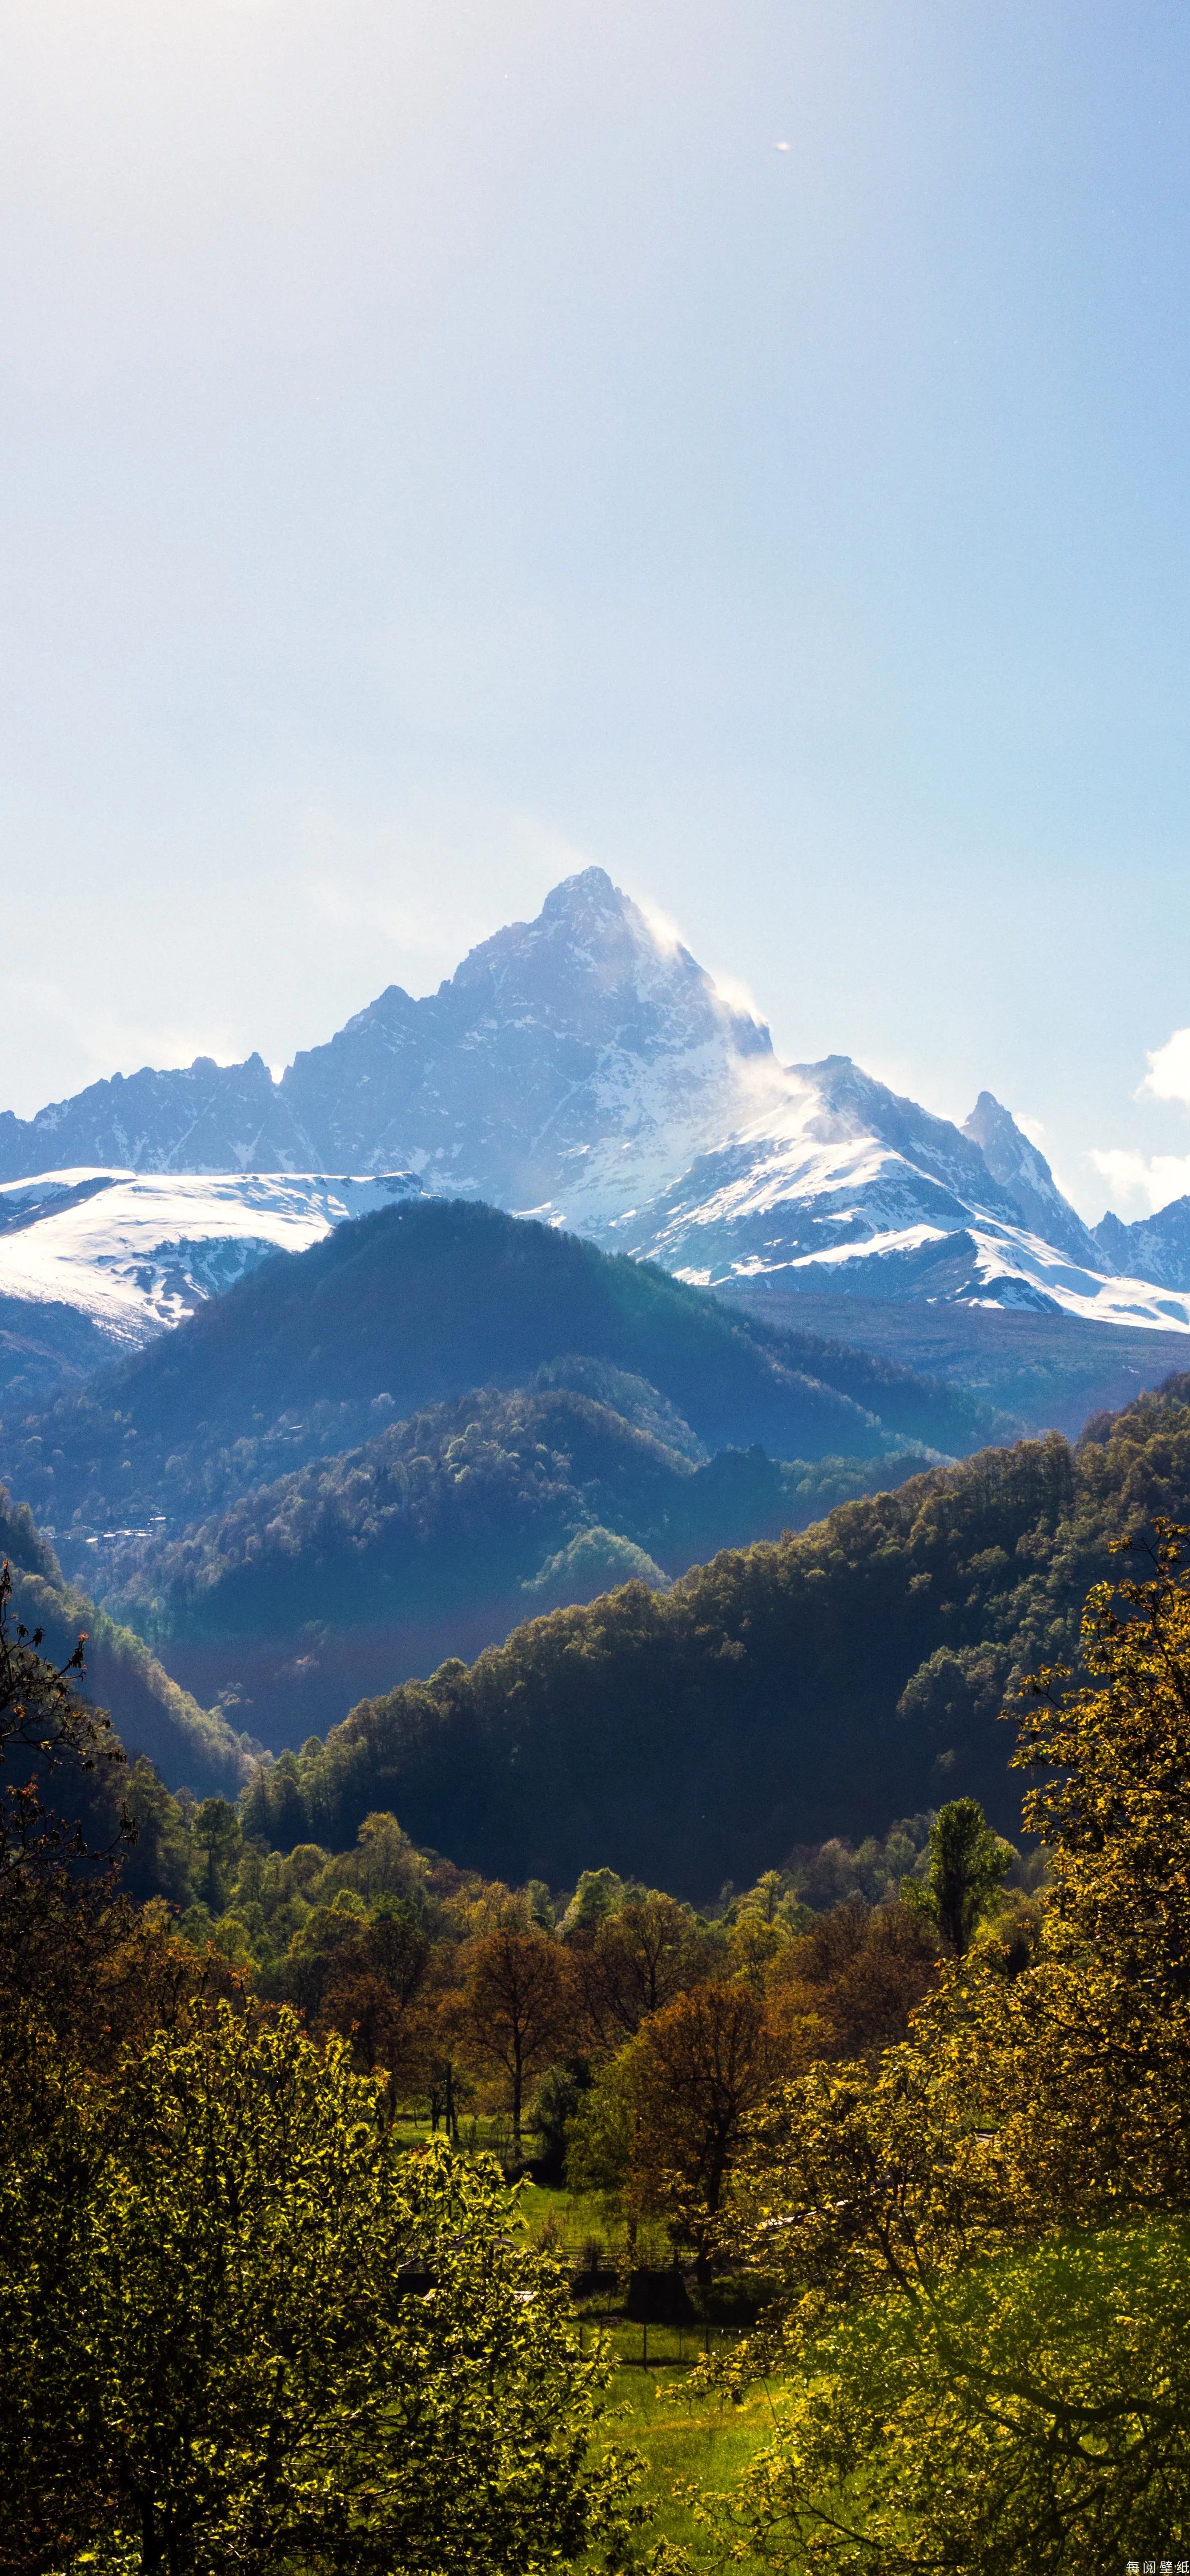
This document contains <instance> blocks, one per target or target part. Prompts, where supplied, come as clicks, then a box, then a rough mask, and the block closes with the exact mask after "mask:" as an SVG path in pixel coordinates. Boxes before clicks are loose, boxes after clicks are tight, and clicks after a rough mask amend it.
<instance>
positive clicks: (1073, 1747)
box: [737, 1522, 1190, 2576]
mask: <svg viewBox="0 0 1190 2576" xmlns="http://www.w3.org/2000/svg"><path fill="white" fill-rule="evenodd" d="M1185 1543H1186V1534H1185V1533H1184V1532H1180V1531H1178V1530H1176V1529H1174V1528H1172V1527H1171V1526H1170V1525H1169V1524H1167V1523H1160V1522H1159V1523H1158V1524H1157V1527H1156V1541H1155V1545H1154V1546H1153V1547H1152V1549H1151V1558H1152V1564H1153V1572H1152V1579H1150V1580H1149V1581H1147V1582H1143V1583H1132V1582H1128V1583H1124V1584H1122V1585H1120V1586H1118V1587H1117V1588H1116V1590H1115V1592H1114V1593H1113V1592H1112V1591H1110V1590H1109V1589H1108V1587H1106V1586H1098V1587H1095V1588H1094V1589H1093V1590H1092V1592H1091V1593H1090V1595H1089V1597H1088V1601H1087V1605H1086V1612H1085V1616H1084V1622H1083V1629H1082V1638H1081V1645H1082V1665H1083V1677H1082V1678H1080V1679H1079V1680H1078V1681H1077V1682H1076V1683H1074V1684H1073V1686H1072V1683H1071V1675H1070V1673H1069V1672H1068V1671H1067V1670H1066V1669H1065V1668H1062V1667H1053V1668H1050V1669H1048V1670H1046V1671H1044V1672H1042V1673H1039V1674H1038V1675H1037V1676H1036V1677H1035V1679H1034V1681H1033V1682H1032V1684H1031V1685H1030V1692H1031V1697H1030V1700H1029V1702H1028V1703H1027V1704H1026V1707H1025V1712H1024V1716H1023V1720H1022V1723H1021V1728H1020V1737H1019V1742H1018V1747H1017V1752H1016V1755H1015V1757H1014V1759H1015V1760H1016V1762H1017V1763H1018V1764H1019V1765H1021V1766H1023V1767H1027V1768H1033V1767H1036V1768H1037V1769H1038V1770H1039V1771H1040V1772H1041V1775H1042V1777H1041V1781H1040V1784H1039V1785H1038V1786H1037V1787H1036V1788H1035V1789H1033V1790H1032V1791H1030V1793H1029V1795H1028V1798H1027V1800H1026V1806H1025V1822H1026V1826H1027V1827H1028V1828H1029V1829H1030V1830H1032V1831H1034V1832H1039V1833H1041V1834H1042V1835H1043V1836H1044V1838H1045V1841H1046V1843H1047V1844H1048V1846H1049V1848H1050V1851H1051V1855H1052V1878H1051V1883H1050V1887H1049V1890H1048V1893H1047V1898H1046V1901H1045V1905H1044V1908H1043V1911H1042V1916H1041V1928H1040V1936H1039V1938H1038V1939H1037V1941H1036V1944H1035V1946H1034V1947H1033V1948H1032V1949H1031V1950H1029V1951H1028V1952H1027V1955H1026V1956H1025V1958H1024V1959H1023V1961H1015V1960H1013V1959H1012V1958H1011V1957H1010V1955H1009V1948H1008V1946H1007V1945H1001V1944H999V1943H998V1942H997V1939H996V1927H995V1924H994V1923H993V1925H992V1926H991V1927H990V1932H989V1935H988V1937H987V1938H986V1939H985V1940H983V1941H981V1942H979V1943H977V1944H975V1945H973V1946H972V1947H971V1948H970V1949H969V1950H968V1951H967V1953H966V1955H965V1956H964V1957H962V1958H960V1959H956V1960H955V1961H954V1962H953V1964H952V1965H951V1967H950V1969H949V1971H948V1973H947V1975H946V1976H945V1977H944V1978H943V1980H942V1982H941V1983H940V1985H939V1987H938V1989H937V1991H936V1993H935V1995H934V1996H933V1997H932V1998H931V1999H930V2000H928V2001H927V2002H926V2003H924V2004H923V2005H922V2007H921V2008H920V2010H919V2012H918V2015H917V2017H916V2021H915V2024H914V2028H913V2032H912V2035H911V2037H910V2039H909V2040H908V2041H907V2042H905V2043H903V2044H902V2045H901V2046H899V2047H897V2048H893V2049H891V2050H889V2051H888V2052H887V2054H886V2055H885V2056H884V2058H883V2059H882V2060H881V2061H880V2062H879V2063H878V2065H877V2066H876V2068H875V2070H874V2071H873V2070H869V2069H865V2068H864V2067H862V2066H858V2065H854V2064H853V2065H850V2066H841V2067H837V2068H823V2067H820V2068H817V2069H815V2070H814V2071H812V2073H811V2074H810V2075H808V2076H807V2077H806V2078H804V2079H803V2080H802V2081H800V2082H798V2083H796V2084H793V2085H789V2086H787V2087H785V2088H783V2090H782V2092H781V2094H780V2095H779V2096H778V2097H776V2098H775V2100H774V2101H773V2103H772V2104H771V2105H769V2106H767V2107H766V2112H765V2116H764V2121H763V2124H762V2127H761V2130H760V2132H759V2133H758V2135H757V2137H756V2139H755V2141H754V2146H753V2162H752V2170H751V2174H750V2177H749V2180H748V2183H747V2185H746V2187H745V2191H744V2192H742V2194H741V2216H743V2215H744V2214H745V2206H744V2205H745V2200H746V2201H747V2209H746V2221H747V2223H746V2225H745V2227H744V2229H743V2241H744V2242H746V2244H747V2245H748V2247H749V2248H750V2250H751V2253H752V2257H753V2259H754V2260H756V2261H758V2262H763V2263H764V2265H765V2266H766V2268H767V2269H768V2270H769V2271H770V2272H771V2273H772V2274H774V2275H775V2276H777V2277H778V2278H779V2279H780V2280H781V2283H782V2292H781V2295H780V2297H779V2298H778V2300H777V2301H776V2302H775V2303H774V2306H773V2309H772V2311H771V2313H770V2316H769V2319H768V2322H767V2324H766V2326H765V2329H764V2332H763V2334H762V2335H761V2337H760V2338H759V2339H758V2342H757V2344H756V2345H755V2347H754V2348H753V2351H752V2353H751V2356H750V2358H749V2360H748V2361H747V2362H746V2363H744V2364H743V2365H742V2367H743V2368H744V2369H745V2370H747V2369H750V2368H755V2367H756V2365H757V2363H758V2361H761V2360H767V2361H768V2362H770V2363H771V2362H773V2361H774V2360H777V2359H778V2358H779V2359H780V2361H781V2362H782V2363H783V2365H784V2367H785V2368H786V2370H788V2372H789V2374H790V2380H791V2387H792V2390H793V2395H792V2398H791V2402H790V2408H789V2412H788V2416H787V2420H786V2422H785V2423H784V2425H783V2426H782V2429H781V2432H780V2434H779V2436H778V2439H777V2441H776V2443H775V2445H774V2446H773V2448H772V2449H771V2451H770V2452H769V2454H768V2456H767V2458H766V2459H765V2460H764V2461H763V2462H761V2463H760V2464H759V2465H758V2467H757V2470H756V2475H755V2478H754V2479H753V2480H752V2481H751V2482H750V2484H749V2486H748V2488H747V2492H746V2493H745V2492H741V2495H740V2497H739V2498H738V2499H737V2503H738V2506H739V2510H740V2512H741V2513H742V2516H743V2519H744V2522H745V2524H746V2525H748V2527H749V2528H750V2529H751V2530H752V2531H753V2533H754V2537H755V2543H756V2546H757V2548H758V2549H759V2552H760V2555H761V2557H762V2560H765V2561H771V2562H772V2563H774V2564H775V2565H776V2566H778V2567H782V2566H788V2567H790V2568H794V2567H796V2568H798V2569H799V2570H800V2569H802V2568H803V2567H805V2566H807V2565H809V2564H813V2565H814V2566H815V2567H821V2568H822V2569H823V2570H824V2571H834V2570H838V2571H839V2576H842V2571H843V2570H845V2569H852V2568H855V2567H857V2566H860V2565H864V2564H872V2565H875V2566H879V2567H881V2568H884V2569H888V2570H890V2571H893V2570H905V2571H908V2570H917V2569H921V2570H923V2571H924V2569H925V2568H927V2567H930V2568H937V2567H947V2566H954V2567H958V2566H962V2567H964V2568H967V2567H969V2568H971V2569H972V2570H975V2571H978V2576H1013V2571H1015V2570H1016V2569H1017V2568H1019V2567H1024V2566H1030V2567H1032V2566H1036V2567H1039V2568H1042V2569H1046V2570H1053V2571H1062V2576H1067V2571H1069V2576H1081V2570H1082V2569H1083V2568H1085V2567H1095V2568H1099V2567H1104V2568H1107V2567H1109V2566H1111V2565H1114V2564H1119V2563H1120V2560H1121V2558H1122V2557H1123V2555H1124V2553H1125V2552H1126V2551H1128V2552H1132V2551H1135V2552H1137V2554H1138V2555H1140V2556H1141V2558H1142V2559H1143V2556H1144V2554H1145V2552H1146V2550H1147V2551H1148V2552H1149V2554H1150V2555H1159V2554H1160V2553H1161V2552H1162V2551H1163V2550H1165V2549H1167V2548H1168V2547H1169V2545H1170V2544H1171V2543H1172V2542H1176V2543H1178V2545H1179V2546H1181V2547H1183V2548H1184V2547H1185V2535H1186V2532H1187V2528H1188V2526H1190V2435H1188V2434H1187V2430H1186V2427H1187V2424H1188V2423H1190V2389H1188V2387H1187V2382H1186V2364H1185V2354H1186V2351H1187V2349H1188V2346H1190V2233H1188V2224H1187V2222H1188V2214H1190V2109H1188V2105H1187V2095H1186V2086H1185V2081H1184V2077H1185V2067H1186V2064H1187V2062H1188V2061H1190V1965H1188V1962H1190V1581H1188V1576H1187V1570H1186V1567H1185V1565H1184V1562H1183V1556H1184V1549H1185Z"/></svg>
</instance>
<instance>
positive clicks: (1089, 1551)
mask: <svg viewBox="0 0 1190 2576" xmlns="http://www.w3.org/2000/svg"><path fill="white" fill-rule="evenodd" d="M1155 1512H1166V1513H1169V1514H1171V1515H1172V1516H1173V1517H1174V1518H1175V1519H1183V1520H1190V1377H1182V1378H1180V1379H1177V1380H1172V1381H1170V1382H1169V1384H1168V1386H1167V1388H1166V1389H1165V1390H1164V1391H1163V1392H1162V1393H1160V1394H1158V1395H1154V1396H1145V1397H1143V1398H1141V1399H1140V1400H1139V1401H1138V1402H1137V1403H1136V1404H1134V1405H1132V1406H1130V1407H1129V1408H1128V1409H1127V1411H1125V1412H1124V1413H1122V1414H1119V1415H1116V1416H1114V1417H1103V1418H1101V1419H1099V1420H1098V1421H1096V1422H1095V1423H1093V1424H1092V1425H1090V1426H1089V1427H1088V1429H1087V1431H1086V1432H1085V1433H1084V1435H1083V1437H1082V1439H1081V1440H1080V1441H1079V1443H1078V1445H1077V1447H1076V1448H1074V1449H1072V1448H1071V1447H1070V1446H1069V1445H1068V1444H1067V1442H1066V1441H1065V1440H1063V1439H1062V1438H1060V1437H1059V1436H1058V1435H1057V1434H1053V1435H1051V1436H1050V1437H1048V1438H1046V1439H1044V1440H1041V1441H1028V1442H1021V1443H1020V1444H1019V1445H1018V1446H1017V1447H1015V1448H1012V1449H993V1450H987V1451H984V1452H983V1453H981V1454H980V1455H978V1456H976V1457H973V1458H970V1459H968V1460H966V1461H965V1462H964V1463H963V1464H962V1465H960V1466H957V1467H953V1468H949V1469H935V1470H933V1471H932V1472H930V1473H929V1474H926V1475H923V1476H918V1477H915V1478H913V1479H912V1481H911V1482H910V1483H908V1484H907V1485H904V1486H903V1487H902V1488H901V1489H900V1491H899V1492H897V1493H893V1494H880V1495H876V1496H874V1497H872V1498H870V1499H867V1500H864V1501H857V1502H851V1503H847V1504H844V1505H843V1506H842V1507H841V1508H840V1509H838V1510H836V1511H834V1512H832V1513H831V1514H830V1516H829V1518H828V1519H827V1520H825V1521H823V1522H821V1523H820V1524H819V1525H818V1526H817V1527H815V1528H813V1529H811V1530H808V1531H806V1532H805V1533H804V1534H803V1535H802V1536H800V1537H790V1538H786V1539H782V1540H780V1541H778V1542H777V1543H776V1544H761V1545H757V1546H754V1547H750V1548H746V1549H743V1550H740V1551H737V1552H733V1553H727V1554H723V1555H720V1556H718V1557H716V1558H715V1560H714V1562H713V1563H712V1564H710V1565H707V1566H704V1567H700V1568H698V1569H697V1570H696V1571H694V1572H692V1573H690V1574H689V1575H687V1576H686V1577H684V1578H683V1580H682V1581H681V1582H680V1583H678V1584H676V1585H675V1586H674V1588H673V1590H672V1591H671V1592H670V1593H669V1594H668V1595H666V1596H663V1597H662V1596H658V1595H657V1594H656V1593H654V1592H651V1591H650V1590H649V1589H648V1588H647V1587H646V1586H645V1585H644V1584H642V1583H629V1584H627V1585H625V1586H624V1587H623V1588H622V1589H621V1590H619V1591H616V1592H612V1593H610V1594H609V1595H607V1596H606V1597H605V1598H603V1599H600V1600H598V1601H596V1602H594V1603H592V1604H591V1605H590V1606H589V1607H588V1608H582V1609H569V1610H563V1611H558V1612H556V1613H554V1614H553V1615H552V1616H550V1617H548V1618H543V1619H539V1620H536V1621H534V1622H532V1623H530V1624H529V1625H527V1626H525V1627H523V1628H520V1629H518V1630H517V1631H516V1633H515V1634H514V1635H513V1636H512V1637H510V1638H509V1640H508V1642H507V1643H506V1644H505V1645H504V1646H502V1647H500V1648H496V1649H492V1650H491V1651H489V1652H487V1653H485V1654H484V1655H481V1656H480V1658H479V1660H478V1662H477V1663H475V1664H474V1665H472V1666H471V1667H470V1668H468V1667H467V1666H465V1665H463V1664H461V1663H458V1662H455V1663H449V1664H446V1665H444V1666H443V1667H442V1669H441V1670H440V1671H439V1672H438V1673H437V1674H436V1675H435V1676H434V1677H433V1679H432V1680H431V1681H429V1682H428V1683H407V1684H405V1685H404V1686H403V1687H402V1688H401V1689H398V1690H395V1691H393V1692H391V1693H390V1694H389V1695H388V1696H387V1697H385V1698H382V1699H374V1700H371V1701H367V1702H364V1703H363V1704H361V1706H360V1707H358V1708H357V1709H355V1710H354V1711H353V1712H352V1714H351V1716H350V1717H349V1718H348V1719H347V1720H346V1722H345V1723H344V1724H343V1725H342V1726H340V1727H337V1728H336V1729H335V1730H334V1731H333V1732H332V1734H331V1735H330V1737H329V1738H328V1739H327V1742H326V1744H325V1746H324V1747H320V1748H319V1749H317V1750H314V1749H313V1748H311V1749H310V1750H309V1751H308V1752H307V1753H305V1754H302V1755H295V1754H288V1755H285V1756H284V1757H283V1758H282V1760H281V1762H280V1763H279V1764H277V1765H276V1766H275V1768H274V1769H273V1770H272V1771H271V1772H268V1773H262V1774H261V1775H260V1776H259V1778H258V1782H257V1784H256V1787H255V1789H254V1791H253V1793H252V1800H253V1803H252V1810H251V1817H250V1821H251V1822H252V1823H253V1824H255V1825H256V1826H257V1827H259V1829H260V1830H262V1831H263V1832H265V1833H266V1834H267V1836H268V1838H269V1840H270V1841H272V1842H284V1841H288V1842H291V1843H292V1842H297V1841H304V1840H314V1841H318V1842H321V1843H325V1844H328V1845H331V1846H334V1847H341V1846H344V1845H346V1844H347V1843H348V1842H350V1841H351V1839H352V1838H353V1836H354V1834H355V1832H356V1828H357V1826H358V1824H359V1823H360V1821H361V1820H362V1818H363V1817H364V1816H365V1815H366V1814H367V1813H369V1812H370V1811H371V1810H373V1809H391V1810H392V1811H393V1812H394V1813H396V1814H397V1815H398V1816H399V1817H400V1819H401V1822H402V1825H403V1826H404V1827H405V1829H406V1831H408V1832H409V1833H411V1834H412V1835H414V1837H415V1838H416V1839H417V1840H418V1841H422V1842H427V1843H431V1844H433V1845H435V1846H436V1847H437V1848H438V1849H439V1850H444V1851H448V1852H449V1853H450V1854H451V1856H452V1858H453V1859H455V1860H457V1861H459V1862H461V1863H469V1864H472V1865H475V1866H478V1867H480V1868H483V1869H485V1870H488V1871H492V1872H498V1873H499V1874H501V1875H502V1876H504V1877H506V1878H508V1879H510V1880H524V1879H527V1878H529V1877H541V1878H544V1879H546V1880H548V1881H550V1882H551V1883H554V1884H557V1883H560V1882H562V1881H565V1880H567V1879H573V1877H574V1875H575V1873H576V1871H577V1870H578V1869H580V1868H582V1867H585V1866H589V1865H590V1864H591V1860H592V1855H593V1854H596V1853H597V1854H598V1855H599V1856H600V1858H601V1859H602V1860H603V1861H606V1862H608V1863H609V1864H611V1865H612V1866H613V1867H614V1868H616V1869H618V1870H619V1871H620V1872H621V1873H622V1874H623V1875H625V1876H632V1875H637V1876H640V1877H643V1878H647V1879H652V1880H656V1881H658V1882H659V1883H660V1884H662V1885H664V1886H667V1887H671V1888H673V1889H675V1890H678V1891H684V1892H687V1893H689V1894H690V1895H692V1896H694V1897H696V1898H703V1897H705V1896H706V1895H707V1894H708V1892H710V1891H713V1890H714V1889H715V1888H717V1887H718V1885H719V1884H720V1882H721V1881H722V1880H723V1879H724V1878H726V1877H730V1878H732V1879H734V1880H735V1881H736V1882H737V1883H747V1882H749V1881H750V1880H751V1879H753V1878H755V1876H756V1875H757V1873H758V1871H759V1870H760V1869H762V1868H765V1867H768V1866H770V1865H771V1864H774V1863H778V1862H780V1861H781V1860H782V1859H783V1858H784V1856H785V1855H786V1853H787V1852H788V1851H789V1850H790V1848H791V1847H792V1846H795V1845H797V1844H800V1843H807V1842H816V1841H818V1840H819V1839H821V1838H822V1837H823V1836H824V1835H829V1834H837V1833H845V1834H850V1835H853V1836H857V1837H858V1836H860V1835H863V1834H864V1833H866V1832H868V1831H869V1830H880V1828H881V1825H882V1821H883V1820H884V1819H886V1818H887V1817H888V1816H889V1815H890V1814H893V1813H904V1812H907V1811H910V1810H914V1809H922V1808H926V1807H929V1806H931V1805H936V1804H937V1803H938V1802H939V1800H940V1798H943V1797H954V1796H956V1795H959V1794H962V1793H966V1792H972V1793H974V1794H975V1795H976V1796H979V1797H981V1798H982V1799H983V1801H984V1803H985V1805H986V1806H987V1807H988V1809H989V1811H990V1812H991V1813H992V1814H993V1815H994V1817H995V1818H996V1820H997V1821H998V1822H999V1823H1000V1824H1001V1825H1002V1826H1003V1827H1004V1828H1005V1829H1007V1830H1013V1829H1016V1830H1019V1815H1018V1812H1017V1807H1016V1790H1015V1786H1014V1782H1013V1780H1011V1779H1009V1778H1008V1777H1007V1776H1006V1773H1005V1759H1006V1752H1007V1750H1008V1745H1009V1738H1008V1736H1007V1731H1006V1729H1005V1728H1004V1727H1003V1726H1002V1725H1001V1724H1000V1723H999V1722H998V1712H999V1710H1000V1707H1001V1705H1002V1701H1003V1698H1004V1695H1005V1692H1006V1691H1007V1690H1008V1689H1009V1688H1010V1687H1011V1685H1012V1683H1013V1681H1014V1678H1016V1677H1017V1676H1019V1674H1020V1673H1021V1672H1022V1671H1025V1670H1028V1669H1031V1668H1033V1667H1035V1666H1036V1665H1038V1664H1039V1663H1043V1662H1049V1661H1052V1660H1055V1659H1060V1658H1062V1657H1069V1656H1071V1655H1072V1654H1073V1652H1074V1650H1075V1647H1076V1643H1077V1633H1078V1618H1079V1612H1080V1609H1081V1606H1082V1602H1083V1599H1084V1597H1085V1594H1086V1591H1087V1587H1088V1585H1089V1584H1090V1583H1092V1582H1094V1581H1096V1580H1097V1579H1099V1578H1100V1577H1101V1576H1103V1575H1104V1574H1106V1573H1107V1572H1108V1570H1109V1568H1110V1567H1111V1566H1112V1563H1113V1560H1111V1559H1110V1558H1109V1556H1108V1554H1107V1546H1108V1541H1109V1540H1110V1539H1111V1538H1113V1537H1116V1536H1120V1535H1124V1534H1128V1533H1133V1532H1135V1531H1137V1530H1138V1529H1141V1528H1143V1527H1144V1526H1145V1524H1146V1523H1147V1522H1148V1521H1149V1520H1150V1519H1151V1517H1152V1515H1153V1514H1154V1513H1155Z"/></svg>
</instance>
